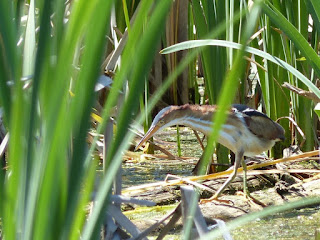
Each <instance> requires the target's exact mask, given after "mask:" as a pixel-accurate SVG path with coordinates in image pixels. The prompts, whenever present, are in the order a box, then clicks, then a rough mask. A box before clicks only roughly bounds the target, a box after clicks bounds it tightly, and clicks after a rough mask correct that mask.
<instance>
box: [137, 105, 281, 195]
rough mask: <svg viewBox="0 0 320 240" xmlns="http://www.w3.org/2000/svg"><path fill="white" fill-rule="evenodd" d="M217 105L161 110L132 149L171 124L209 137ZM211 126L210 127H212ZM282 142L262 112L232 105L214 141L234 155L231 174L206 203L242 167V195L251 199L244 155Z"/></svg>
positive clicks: (264, 149)
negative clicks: (216, 140)
mask: <svg viewBox="0 0 320 240" xmlns="http://www.w3.org/2000/svg"><path fill="white" fill-rule="evenodd" d="M217 110H218V106H217V105H193V104H185V105H180V106H176V105H171V106H168V107H165V108H163V109H162V110H161V111H160V112H159V113H158V114H157V115H156V116H155V117H154V119H153V121H152V123H151V126H150V128H149V130H148V131H147V132H146V134H145V135H144V136H143V137H142V139H141V140H140V142H139V143H138V144H137V146H136V148H135V150H137V149H139V147H140V146H142V144H144V143H145V142H146V141H148V140H149V139H150V138H151V137H152V136H153V135H154V134H156V133H158V132H160V131H161V130H163V129H165V128H167V127H170V126H175V125H183V126H187V127H190V128H191V129H193V130H196V131H200V132H202V133H203V134H204V135H206V136H209V135H210V133H211V132H212V120H213V117H214V114H215V113H216V112H217ZM213 126H214V124H213ZM284 139H285V130H284V129H283V127H282V126H281V125H280V124H278V123H276V122H275V121H273V120H272V119H271V118H269V117H268V116H267V115H265V114H264V113H262V112H259V111H257V110H255V109H252V108H249V107H247V106H246V105H243V104H234V105H232V106H231V108H230V110H229V111H228V112H227V120H226V122H225V123H224V124H223V125H222V127H221V130H220V135H219V138H218V142H219V143H220V144H222V145H224V146H225V147H227V148H228V149H230V150H231V151H232V152H234V153H235V161H234V166H233V172H232V173H231V175H230V176H229V178H228V179H227V180H226V181H225V182H224V184H223V185H222V186H221V187H220V188H219V189H218V190H217V191H216V193H215V194H214V195H213V196H212V197H211V198H210V200H215V199H216V200H217V199H218V198H219V196H220V195H221V194H222V193H223V191H224V190H225V189H226V188H227V187H228V185H229V184H230V183H231V182H232V181H233V179H234V178H235V177H236V175H237V170H238V168H239V166H240V163H241V164H242V167H243V170H244V179H243V182H244V188H243V189H244V193H245V195H247V196H248V197H250V198H251V196H250V193H249V191H248V189H247V185H246V164H245V162H244V156H247V157H253V156H256V155H258V154H261V153H262V152H264V151H267V150H269V149H271V148H272V147H273V146H274V144H275V143H276V142H278V141H282V140H284Z"/></svg>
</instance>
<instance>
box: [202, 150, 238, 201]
mask: <svg viewBox="0 0 320 240" xmlns="http://www.w3.org/2000/svg"><path fill="white" fill-rule="evenodd" d="M242 158H243V151H242V150H241V151H239V152H237V153H236V159H235V161H234V167H233V172H232V174H231V175H230V176H229V177H228V179H227V181H225V182H224V184H223V185H222V186H221V187H220V188H219V190H218V191H217V192H216V193H215V194H214V195H213V196H212V197H211V198H209V199H202V200H201V203H205V202H210V201H212V200H217V199H218V197H219V196H220V195H221V193H222V192H223V191H224V190H225V188H226V187H228V185H229V184H230V183H231V182H232V181H233V179H234V178H235V177H236V176H237V171H238V168H239V166H240V162H241V159H242Z"/></svg>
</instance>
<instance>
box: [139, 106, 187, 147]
mask: <svg viewBox="0 0 320 240" xmlns="http://www.w3.org/2000/svg"><path fill="white" fill-rule="evenodd" d="M180 109H181V107H179V106H168V107H166V108H164V109H162V110H161V111H160V112H159V113H158V114H157V115H156V116H155V118H154V119H153V122H152V124H151V126H150V128H149V130H148V132H147V133H146V134H145V135H144V136H143V138H142V139H141V140H140V142H139V143H138V145H137V146H136V148H135V150H137V149H138V148H139V147H140V146H141V145H142V144H143V143H145V142H146V141H148V140H149V139H150V138H151V137H152V136H153V135H154V134H155V133H157V132H160V131H161V130H163V129H164V128H167V127H170V126H174V125H179V124H181V121H182V120H183V117H184V116H183V114H181V113H182V112H181V111H179V110H180Z"/></svg>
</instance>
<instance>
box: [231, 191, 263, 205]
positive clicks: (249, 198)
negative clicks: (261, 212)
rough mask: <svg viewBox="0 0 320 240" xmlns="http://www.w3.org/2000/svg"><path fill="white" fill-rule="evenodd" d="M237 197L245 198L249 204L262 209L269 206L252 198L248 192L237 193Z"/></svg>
mask: <svg viewBox="0 0 320 240" xmlns="http://www.w3.org/2000/svg"><path fill="white" fill-rule="evenodd" d="M237 195H238V196H239V195H240V196H243V197H244V198H245V199H246V200H247V201H248V203H249V204H255V205H259V206H261V207H267V205H265V204H264V203H263V202H261V201H260V200H258V199H256V198H255V197H253V196H251V194H250V193H249V192H248V191H244V192H237Z"/></svg>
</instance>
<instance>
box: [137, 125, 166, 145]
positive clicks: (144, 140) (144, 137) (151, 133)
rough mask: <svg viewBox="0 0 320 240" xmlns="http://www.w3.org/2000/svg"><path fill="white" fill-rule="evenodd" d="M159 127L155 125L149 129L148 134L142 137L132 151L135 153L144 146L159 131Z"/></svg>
mask: <svg viewBox="0 0 320 240" xmlns="http://www.w3.org/2000/svg"><path fill="white" fill-rule="evenodd" d="M159 128H160V127H159V126H157V125H155V126H153V127H151V128H149V130H148V132H147V133H146V134H145V135H144V136H143V138H142V139H141V140H140V142H139V143H138V145H137V146H136V148H135V149H134V150H135V151H137V150H138V148H139V147H140V146H141V145H142V144H144V143H145V142H146V141H148V140H149V139H150V138H151V137H152V136H153V135H154V134H155V133H156V132H157V131H158V130H159Z"/></svg>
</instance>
